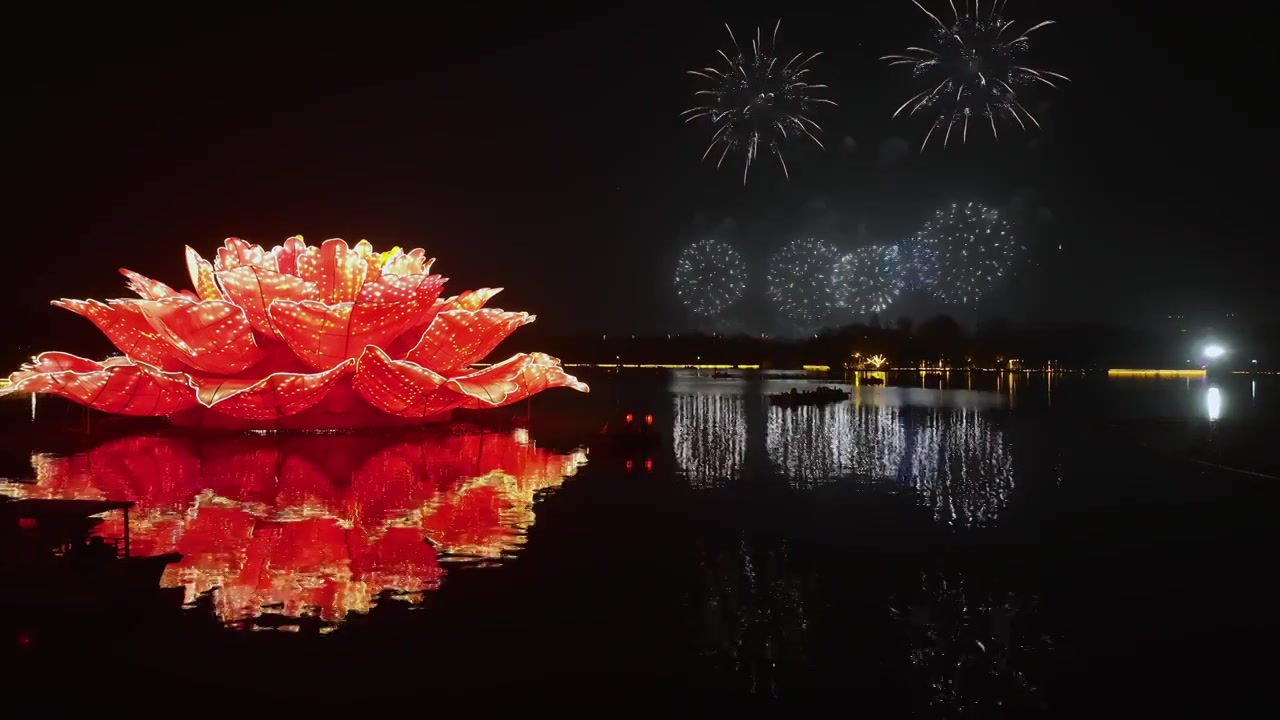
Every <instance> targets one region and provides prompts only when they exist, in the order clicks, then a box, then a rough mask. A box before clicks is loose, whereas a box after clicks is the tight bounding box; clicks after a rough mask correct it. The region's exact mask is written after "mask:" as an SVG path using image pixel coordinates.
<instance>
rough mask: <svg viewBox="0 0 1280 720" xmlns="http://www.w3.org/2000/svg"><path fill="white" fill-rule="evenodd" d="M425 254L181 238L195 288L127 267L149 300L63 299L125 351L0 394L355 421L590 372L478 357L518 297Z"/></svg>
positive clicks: (516, 391)
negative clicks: (449, 274)
mask: <svg viewBox="0 0 1280 720" xmlns="http://www.w3.org/2000/svg"><path fill="white" fill-rule="evenodd" d="M432 262H433V260H431V259H427V257H426V253H425V252H424V251H423V250H421V249H418V250H413V251H412V252H409V253H407V254H406V253H404V252H402V251H401V250H400V248H395V249H393V250H391V251H390V252H385V253H381V254H379V253H376V252H374V250H373V247H372V246H371V245H370V244H369V243H368V242H367V241H364V240H361V241H360V242H359V243H357V244H356V246H355V247H349V246H348V245H347V243H346V242H345V241H343V240H337V239H334V240H326V241H325V242H324V243H323V244H321V245H320V246H318V247H307V245H306V243H304V242H303V240H302V238H301V237H300V236H299V237H291V238H289V239H288V240H286V241H285V243H284V244H283V245H278V246H276V247H274V248H272V249H271V250H269V251H268V250H264V249H263V248H262V247H260V246H258V245H251V244H249V243H247V242H245V241H244V240H241V239H239V238H230V239H228V240H227V241H226V242H225V244H224V246H223V247H221V248H219V249H218V254H217V257H216V258H215V260H214V262H213V263H210V262H208V261H207V260H205V259H203V258H202V257H200V255H199V254H197V253H196V252H195V251H194V250H192V249H191V248H190V247H188V248H187V269H188V270H189V271H190V273H191V282H192V284H193V285H194V286H195V292H192V291H190V290H183V291H181V292H179V291H177V290H174V289H173V288H171V287H169V286H168V285H165V284H164V283H162V282H158V281H156V280H152V279H150V278H146V277H143V276H142V275H139V274H137V273H135V272H132V271H129V270H121V272H122V273H123V274H124V275H125V277H127V278H128V279H129V288H130V289H131V290H133V291H134V292H136V293H138V295H140V296H141V299H122V300H108V301H107V302H105V303H103V302H99V301H97V300H56V301H54V303H53V304H54V305H56V306H58V307H63V308H66V309H68V310H71V311H72V312H75V313H77V314H79V315H82V316H84V317H85V318H87V319H89V320H90V321H91V322H93V324H94V325H96V326H98V328H99V329H100V330H102V332H103V333H105V334H106V336H107V337H108V338H109V339H110V340H111V342H112V344H114V345H115V346H116V347H117V348H119V350H120V352H122V353H123V354H124V355H123V356H122V357H111V358H108V359H106V360H104V361H102V362H95V361H93V360H86V359H84V358H81V357H77V356H75V355H70V354H68V353H63V352H46V353H41V354H40V355H37V356H36V357H35V358H33V359H32V361H31V362H29V363H27V364H26V365H23V367H22V368H21V369H20V370H19V371H18V372H16V373H14V374H13V375H11V376H10V378H9V379H10V382H11V384H10V385H9V386H7V387H4V388H0V395H4V394H9V393H14V392H30V393H48V394H54V395H61V396H62V397H65V398H69V399H71V400H74V401H76V402H78V403H81V404H84V405H87V406H89V407H91V408H95V409H97V410H101V411H104V412H108V413H116V414H120V415H143V416H168V417H170V418H171V421H172V422H173V423H174V424H177V425H184V426H193V427H205V428H221V429H242V430H247V429H263V430H273V429H299V430H319V429H354V428H361V427H370V426H381V425H404V424H418V423H424V422H432V421H439V420H445V419H448V417H449V413H450V411H452V410H453V409H455V408H468V409H481V408H492V407H499V406H502V405H509V404H511V403H514V402H518V401H520V400H523V399H525V398H527V397H530V396H531V395H534V394H535V393H538V392H541V391H542V390H546V389H548V388H554V387H570V388H573V389H575V390H579V391H582V392H586V391H587V386H586V385H585V384H583V383H581V382H578V380H577V379H576V378H574V377H573V376H571V375H567V374H565V372H564V371H563V370H562V369H561V368H560V361H559V360H557V359H555V358H552V357H549V356H547V355H543V354H541V353H531V354H524V353H521V354H518V355H514V356H512V357H510V358H508V359H507V360H503V361H502V362H499V363H496V364H492V365H489V366H487V367H483V368H476V367H474V366H475V364H476V363H478V362H480V361H481V360H484V359H485V357H486V356H487V355H488V354H489V353H490V352H492V351H493V350H494V348H495V347H497V345H498V344H499V343H500V342H502V340H503V339H504V338H506V337H507V335H509V334H511V333H512V332H513V331H514V330H515V329H516V328H518V327H520V326H521V325H525V324H527V323H529V322H532V321H533V319H534V316H532V315H529V314H528V313H523V312H504V311H502V310H497V309H492V308H486V307H484V305H485V303H487V302H488V301H489V300H490V299H491V298H492V297H493V296H494V295H496V294H497V293H498V292H499V290H500V288H498V289H494V288H481V289H479V290H471V291H467V292H464V293H462V294H461V295H456V296H454V297H450V298H448V299H439V295H440V291H441V288H442V287H443V286H444V283H445V279H444V278H442V277H441V276H439V275H431V274H429V273H430V270H431V264H432Z"/></svg>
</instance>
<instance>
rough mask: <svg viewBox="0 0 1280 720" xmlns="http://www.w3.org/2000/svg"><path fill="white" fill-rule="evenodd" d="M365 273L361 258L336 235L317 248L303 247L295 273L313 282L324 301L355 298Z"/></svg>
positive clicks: (364, 262) (338, 301)
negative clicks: (304, 252)
mask: <svg viewBox="0 0 1280 720" xmlns="http://www.w3.org/2000/svg"><path fill="white" fill-rule="evenodd" d="M368 272H369V263H368V262H366V261H365V258H364V257H362V256H361V255H360V253H358V252H356V251H353V250H351V249H350V248H348V247H347V243H346V241H345V240H339V239H337V238H334V239H332V240H325V241H324V244H323V245H321V246H320V247H318V248H314V247H312V248H307V252H306V254H304V255H302V256H300V257H299V258H298V275H299V276H300V277H301V278H302V279H303V280H310V281H311V282H313V283H315V284H316V287H317V288H319V292H320V301H321V302H324V303H329V304H336V303H343V302H351V301H352V300H355V299H356V295H358V294H359V293H360V286H362V285H364V280H365V277H366V275H367V274H368Z"/></svg>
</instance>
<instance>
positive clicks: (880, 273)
mask: <svg viewBox="0 0 1280 720" xmlns="http://www.w3.org/2000/svg"><path fill="white" fill-rule="evenodd" d="M897 264H898V248H897V247H895V246H889V247H884V246H882V245H871V246H868V247H863V248H858V249H857V250H855V251H853V252H851V253H849V254H848V255H845V256H844V257H842V258H840V260H839V261H838V262H837V263H836V266H835V273H834V275H833V277H832V282H833V284H834V286H835V300H836V305H837V306H838V307H842V308H847V309H849V310H850V311H851V312H853V313H854V314H856V315H868V314H870V313H878V312H884V310H885V309H886V308H888V307H889V306H890V305H891V304H893V301H894V300H895V299H896V298H897V297H898V293H899V292H901V291H902V281H901V278H900V276H899V275H898V274H897Z"/></svg>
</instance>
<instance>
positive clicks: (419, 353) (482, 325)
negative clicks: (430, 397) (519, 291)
mask: <svg viewBox="0 0 1280 720" xmlns="http://www.w3.org/2000/svg"><path fill="white" fill-rule="evenodd" d="M533 320H534V316H533V315H530V314H529V313H524V312H520V313H515V312H503V311H501V310H494V309H486V310H474V311H473V310H448V311H445V312H442V313H440V314H439V315H436V317H435V320H433V321H432V322H431V326H430V327H428V328H427V331H426V332H425V333H423V335H422V339H421V340H420V341H418V344H417V345H415V346H414V348H413V349H412V350H410V351H409V354H408V355H406V356H405V359H406V360H409V361H411V362H415V363H417V364H419V365H421V366H423V367H428V368H432V369H434V370H437V371H440V372H445V371H448V370H461V369H462V368H465V367H467V366H468V365H470V364H472V363H474V362H479V361H480V360H483V359H484V358H485V356H487V355H488V354H489V353H491V352H493V349H494V348H496V347H497V346H498V343H501V342H502V341H503V340H505V339H506V338H507V336H508V335H510V334H511V333H513V332H515V330H516V328H518V327H520V326H521V325H527V324H529V323H531V322H533Z"/></svg>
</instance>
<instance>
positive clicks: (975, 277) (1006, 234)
mask: <svg viewBox="0 0 1280 720" xmlns="http://www.w3.org/2000/svg"><path fill="white" fill-rule="evenodd" d="M920 238H921V240H922V242H925V243H928V244H930V245H932V246H933V248H934V252H935V253H936V263H937V265H936V267H937V271H936V281H935V282H934V283H933V291H934V294H935V295H937V297H938V298H939V299H941V300H942V301H943V302H945V303H950V304H954V305H972V304H975V303H977V302H978V301H979V300H981V299H982V296H983V295H985V294H986V293H988V292H990V291H991V288H992V287H993V286H994V285H995V284H996V283H997V282H999V281H1000V279H1001V278H1003V277H1004V276H1005V275H1006V274H1008V273H1010V271H1011V270H1012V269H1013V265H1014V263H1015V262H1016V261H1017V259H1018V257H1019V255H1020V253H1022V252H1023V251H1024V250H1026V248H1025V247H1023V246H1022V245H1020V244H1018V242H1017V240H1016V239H1015V238H1014V235H1013V227H1012V226H1011V225H1010V224H1009V222H1008V221H1007V220H1005V219H1004V218H1002V217H1000V213H999V212H997V211H995V210H993V209H990V208H987V207H985V206H983V205H979V204H978V203H969V204H967V205H952V206H951V207H950V208H946V209H943V210H939V211H938V212H937V213H936V214H935V215H934V218H933V220H930V221H929V222H928V223H926V224H925V227H924V230H923V231H922V232H921V233H920Z"/></svg>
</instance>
